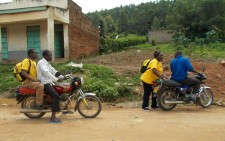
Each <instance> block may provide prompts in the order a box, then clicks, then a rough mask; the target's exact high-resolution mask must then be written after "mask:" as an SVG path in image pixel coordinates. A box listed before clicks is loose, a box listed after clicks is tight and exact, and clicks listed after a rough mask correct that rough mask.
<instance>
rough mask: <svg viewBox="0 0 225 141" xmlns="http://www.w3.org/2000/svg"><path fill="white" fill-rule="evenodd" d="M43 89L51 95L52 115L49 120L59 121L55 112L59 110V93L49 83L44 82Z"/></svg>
mask: <svg viewBox="0 0 225 141" xmlns="http://www.w3.org/2000/svg"><path fill="white" fill-rule="evenodd" d="M44 90H45V92H46V94H47V95H50V96H51V97H52V116H51V120H52V121H53V122H61V120H59V119H57V118H56V112H59V110H60V108H59V95H58V93H57V92H56V91H55V89H54V88H53V87H52V85H51V84H45V85H44Z"/></svg>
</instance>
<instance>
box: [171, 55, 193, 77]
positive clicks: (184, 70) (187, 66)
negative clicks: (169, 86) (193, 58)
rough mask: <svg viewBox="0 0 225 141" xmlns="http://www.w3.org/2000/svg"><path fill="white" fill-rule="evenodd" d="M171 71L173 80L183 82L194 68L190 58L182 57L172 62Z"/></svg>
mask: <svg viewBox="0 0 225 141" xmlns="http://www.w3.org/2000/svg"><path fill="white" fill-rule="evenodd" d="M170 69H171V71H172V75H171V79H172V80H176V81H183V80H185V79H186V78H187V76H188V71H192V70H193V69H194V68H193V66H192V64H191V62H190V60H189V59H188V58H185V57H183V56H181V55H180V56H177V57H176V58H174V59H173V60H172V61H171V62H170Z"/></svg>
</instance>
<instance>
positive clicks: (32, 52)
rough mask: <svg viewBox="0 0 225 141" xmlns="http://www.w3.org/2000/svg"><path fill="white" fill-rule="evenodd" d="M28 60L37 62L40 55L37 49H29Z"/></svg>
mask: <svg viewBox="0 0 225 141" xmlns="http://www.w3.org/2000/svg"><path fill="white" fill-rule="evenodd" d="M27 55H28V58H30V59H31V60H36V59H37V58H38V54H37V51H36V49H29V50H28V52H27Z"/></svg>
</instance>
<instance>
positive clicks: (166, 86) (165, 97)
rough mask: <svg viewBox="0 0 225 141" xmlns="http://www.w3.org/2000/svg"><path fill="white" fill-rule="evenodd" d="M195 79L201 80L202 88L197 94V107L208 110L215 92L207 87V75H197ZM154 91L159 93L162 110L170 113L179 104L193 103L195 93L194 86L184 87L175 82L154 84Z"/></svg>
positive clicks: (158, 97)
mask: <svg viewBox="0 0 225 141" xmlns="http://www.w3.org/2000/svg"><path fill="white" fill-rule="evenodd" d="M193 77H194V78H196V79H198V80H200V82H201V86H200V89H199V93H198V94H197V97H196V101H195V102H194V103H195V104H197V105H200V106H201V107H203V108H207V107H209V106H210V105H212V103H213V99H214V96H213V92H212V91H211V90H210V87H209V86H206V85H205V81H204V80H206V75H205V74H197V75H194V76H193ZM153 86H155V87H154V89H158V91H157V103H158V106H159V108H160V109H162V110H164V111H170V110H172V109H174V108H175V107H176V105H177V104H189V103H193V101H191V100H190V94H191V93H192V91H193V86H188V85H182V84H181V83H178V82H176V81H173V80H169V82H166V83H164V82H162V81H161V80H160V81H158V82H155V83H154V84H153Z"/></svg>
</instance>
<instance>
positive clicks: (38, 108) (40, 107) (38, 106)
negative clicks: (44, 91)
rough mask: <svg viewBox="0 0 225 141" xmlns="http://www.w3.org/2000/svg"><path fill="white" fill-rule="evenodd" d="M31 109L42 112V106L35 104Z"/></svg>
mask: <svg viewBox="0 0 225 141" xmlns="http://www.w3.org/2000/svg"><path fill="white" fill-rule="evenodd" d="M33 108H34V109H35V110H44V107H43V105H38V104H35V105H34V107H33Z"/></svg>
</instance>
